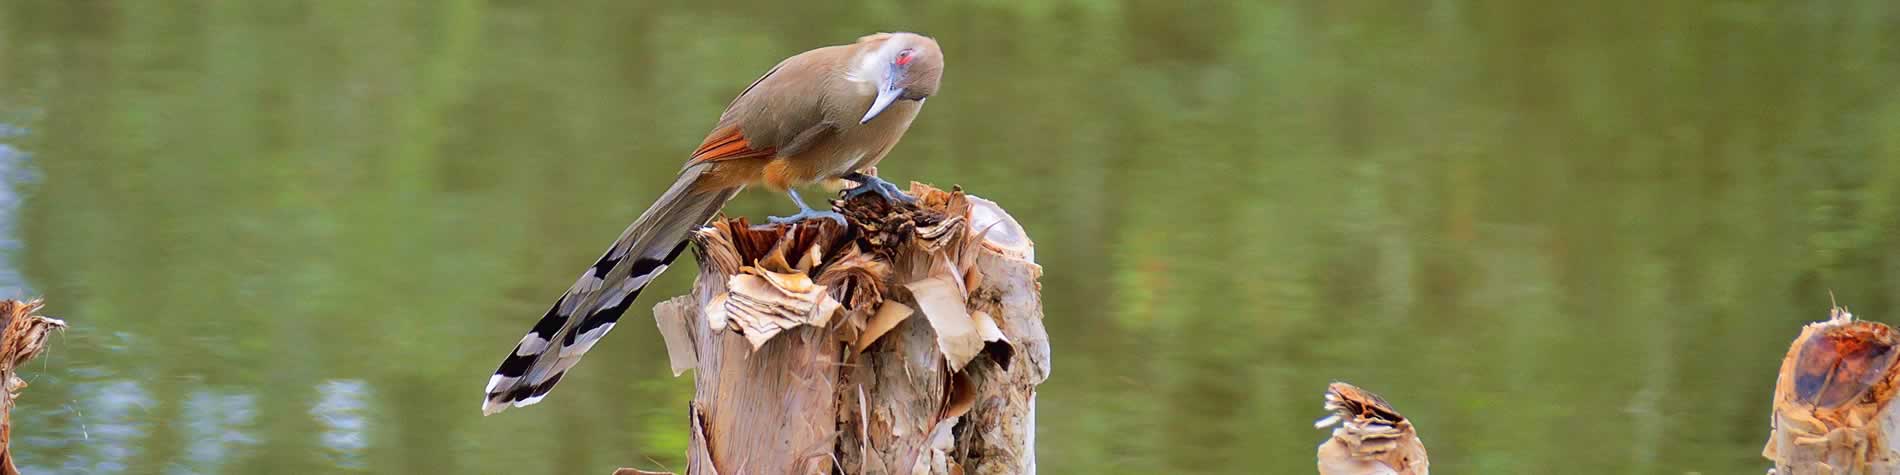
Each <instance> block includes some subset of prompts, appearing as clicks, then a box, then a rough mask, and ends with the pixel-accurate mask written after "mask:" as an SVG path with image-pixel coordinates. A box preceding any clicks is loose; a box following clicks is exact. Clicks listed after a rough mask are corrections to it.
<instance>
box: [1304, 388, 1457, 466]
mask: <svg viewBox="0 0 1900 475" xmlns="http://www.w3.org/2000/svg"><path fill="white" fill-rule="evenodd" d="M1326 410H1328V411H1333V414H1332V415H1330V416H1326V418H1324V419H1320V420H1319V422H1316V423H1314V424H1313V426H1314V427H1315V428H1322V429H1323V428H1326V427H1327V426H1331V425H1334V424H1338V425H1339V427H1338V428H1335V429H1333V435H1332V437H1329V438H1327V439H1326V442H1323V443H1321V444H1320V445H1319V455H1318V456H1319V473H1320V475H1373V474H1391V475H1425V474H1427V473H1430V468H1431V461H1430V460H1428V458H1427V456H1426V454H1425V444H1424V442H1421V441H1419V440H1418V431H1417V429H1415V428H1413V427H1412V421H1409V420H1406V419H1405V416H1403V415H1400V414H1399V411H1398V410H1397V409H1393V408H1392V405H1391V404H1387V403H1386V402H1385V399H1381V398H1379V395H1377V394H1373V393H1372V392H1370V391H1366V390H1364V389H1359V388H1358V387H1357V386H1353V385H1351V384H1346V383H1333V384H1332V385H1331V386H1328V387H1327V388H1326Z"/></svg>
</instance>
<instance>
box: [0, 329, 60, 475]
mask: <svg viewBox="0 0 1900 475" xmlns="http://www.w3.org/2000/svg"><path fill="white" fill-rule="evenodd" d="M40 307H41V303H40V301H39V300H32V301H26V302H22V301H19V300H11V299H8V300H0V384H5V385H6V394H4V395H0V475H19V473H20V469H18V468H15V467H14V466H13V400H14V399H18V398H19V397H20V391H21V390H24V389H26V380H25V379H21V378H20V375H19V373H17V370H18V369H19V368H20V366H22V365H24V364H26V362H27V361H29V360H32V359H33V358H34V357H36V356H39V355H40V353H41V352H44V351H46V337H47V336H49V335H50V334H52V332H53V330H58V329H62V328H66V322H63V321H59V320H57V319H52V318H46V317H43V316H39V315H34V314H33V312H37V311H39V310H40Z"/></svg>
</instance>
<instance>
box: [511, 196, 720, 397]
mask: <svg viewBox="0 0 1900 475" xmlns="http://www.w3.org/2000/svg"><path fill="white" fill-rule="evenodd" d="M709 166H711V165H710V164H698V165H693V166H689V167H687V168H686V169H685V170H683V171H681V172H680V176H679V178H678V179H677V180H675V181H674V182H673V186H672V187H671V188H668V189H667V190H666V194H665V195H661V196H660V199H659V201H657V202H655V203H653V206H652V207H649V208H647V210H646V212H645V213H641V214H640V218H639V219H636V220H634V221H633V224H632V225H629V226H627V230H626V231H624V232H622V233H621V234H620V239H618V240H616V241H614V245H613V247H611V248H608V249H607V252H606V253H603V254H601V256H600V259H599V260H596V261H595V262H594V265H593V266H592V267H589V268H588V269H587V271H586V272H583V273H581V276H580V279H579V280H577V281H575V282H574V286H573V287H569V288H568V289H567V293H565V294H562V295H561V298H560V300H556V301H554V306H553V307H550V308H548V312H547V314H545V315H542V316H541V321H539V322H536V323H535V324H534V328H533V329H530V330H528V334H527V335H526V336H523V337H521V342H520V343H516V344H515V349H514V351H511V352H509V353H508V357H507V358H506V359H503V360H502V361H501V367H499V368H496V369H495V375H494V376H491V377H489V378H488V389H487V390H486V391H485V392H486V393H487V397H486V399H485V400H483V401H482V413H483V414H484V415H486V414H494V413H497V412H501V411H503V410H506V409H508V408H509V407H520V406H526V405H529V404H534V403H537V402H541V398H543V397H546V396H547V394H548V391H550V390H552V389H554V385H555V384H556V383H559V382H561V377H562V376H564V375H566V374H567V371H568V370H569V369H572V368H573V367H574V364H575V363H579V362H580V360H581V355H583V354H586V353H587V350H588V349H591V348H593V347H594V343H597V342H599V341H600V338H601V337H602V336H606V335H607V332H608V331H610V330H613V328H614V323H616V322H618V321H619V320H620V316H621V315H623V314H625V313H626V312H627V308H628V307H630V306H632V305H633V301H634V299H635V298H637V297H639V296H640V290H641V289H644V288H646V286H647V284H648V283H651V282H652V281H653V279H654V278H656V277H659V276H660V273H662V272H666V266H667V265H668V264H671V263H672V262H673V259H676V258H678V257H679V255H680V251H683V250H685V249H686V242H687V241H686V237H687V233H688V232H690V231H692V230H693V229H694V228H697V227H699V226H702V225H704V224H706V221H707V220H709V219H711V218H712V217H713V215H714V214H717V213H718V212H719V208H721V207H723V206H725V204H726V201H727V200H729V199H731V198H732V195H734V194H736V193H738V191H739V190H737V189H729V190H694V189H693V188H694V183H696V182H697V181H698V180H699V176H700V175H701V174H702V173H703V172H704V171H705V169H706V167H709Z"/></svg>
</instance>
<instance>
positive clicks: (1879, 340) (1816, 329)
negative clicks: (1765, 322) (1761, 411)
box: [1762, 307, 1900, 475]
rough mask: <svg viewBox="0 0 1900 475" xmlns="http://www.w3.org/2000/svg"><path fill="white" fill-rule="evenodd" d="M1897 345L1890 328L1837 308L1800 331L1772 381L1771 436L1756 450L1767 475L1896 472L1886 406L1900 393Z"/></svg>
mask: <svg viewBox="0 0 1900 475" xmlns="http://www.w3.org/2000/svg"><path fill="white" fill-rule="evenodd" d="M1896 345H1900V336H1897V335H1895V334H1894V330H1893V328H1891V327H1888V326H1887V325H1884V324H1881V323H1878V322H1869V321H1861V320H1855V319H1854V314H1852V313H1848V312H1847V309H1845V308H1840V307H1835V308H1833V309H1830V310H1829V312H1828V319H1827V320H1826V321H1821V322H1815V323H1811V324H1808V325H1807V326H1804V327H1802V328H1801V336H1799V337H1797V338H1795V340H1794V343H1792V344H1790V345H1789V346H1788V353H1787V355H1786V356H1784V357H1783V358H1782V360H1781V372H1780V374H1779V376H1778V377H1777V378H1776V381H1775V395H1774V413H1773V414H1772V417H1771V419H1770V421H1769V422H1770V427H1771V428H1772V431H1771V433H1770V434H1769V436H1768V444H1767V446H1766V447H1763V448H1762V457H1766V458H1767V459H1769V460H1772V461H1774V464H1775V468H1774V469H1773V470H1771V471H1770V472H1769V473H1778V474H1782V475H1788V474H1801V475H1805V474H1822V473H1852V474H1900V454H1896V453H1895V452H1894V447H1893V446H1892V443H1891V442H1890V438H1891V437H1892V436H1893V435H1894V434H1900V432H1897V431H1896V430H1897V429H1900V414H1896V412H1895V411H1894V410H1893V408H1892V404H1891V403H1892V401H1893V398H1894V395H1895V393H1896V392H1900V384H1896V383H1900V370H1896V368H1895V366H1894V360H1895V358H1896V357H1897V356H1900V352H1896V351H1895V346H1896Z"/></svg>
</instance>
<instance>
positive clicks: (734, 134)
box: [688, 127, 776, 163]
mask: <svg viewBox="0 0 1900 475" xmlns="http://www.w3.org/2000/svg"><path fill="white" fill-rule="evenodd" d="M774 153H776V151H775V150H774V149H772V148H771V147H764V148H757V147H753V146H752V143H751V142H750V141H747V140H746V138H745V135H744V134H742V133H740V132H739V128H738V127H724V128H720V129H719V130H715V131H713V133H712V135H711V136H708V137H706V142H705V143H701V144H699V149H697V150H694V151H693V158H692V160H690V161H688V163H702V162H718V161H724V160H734V159H740V158H759V157H770V156H772V155H773V154H774Z"/></svg>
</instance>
